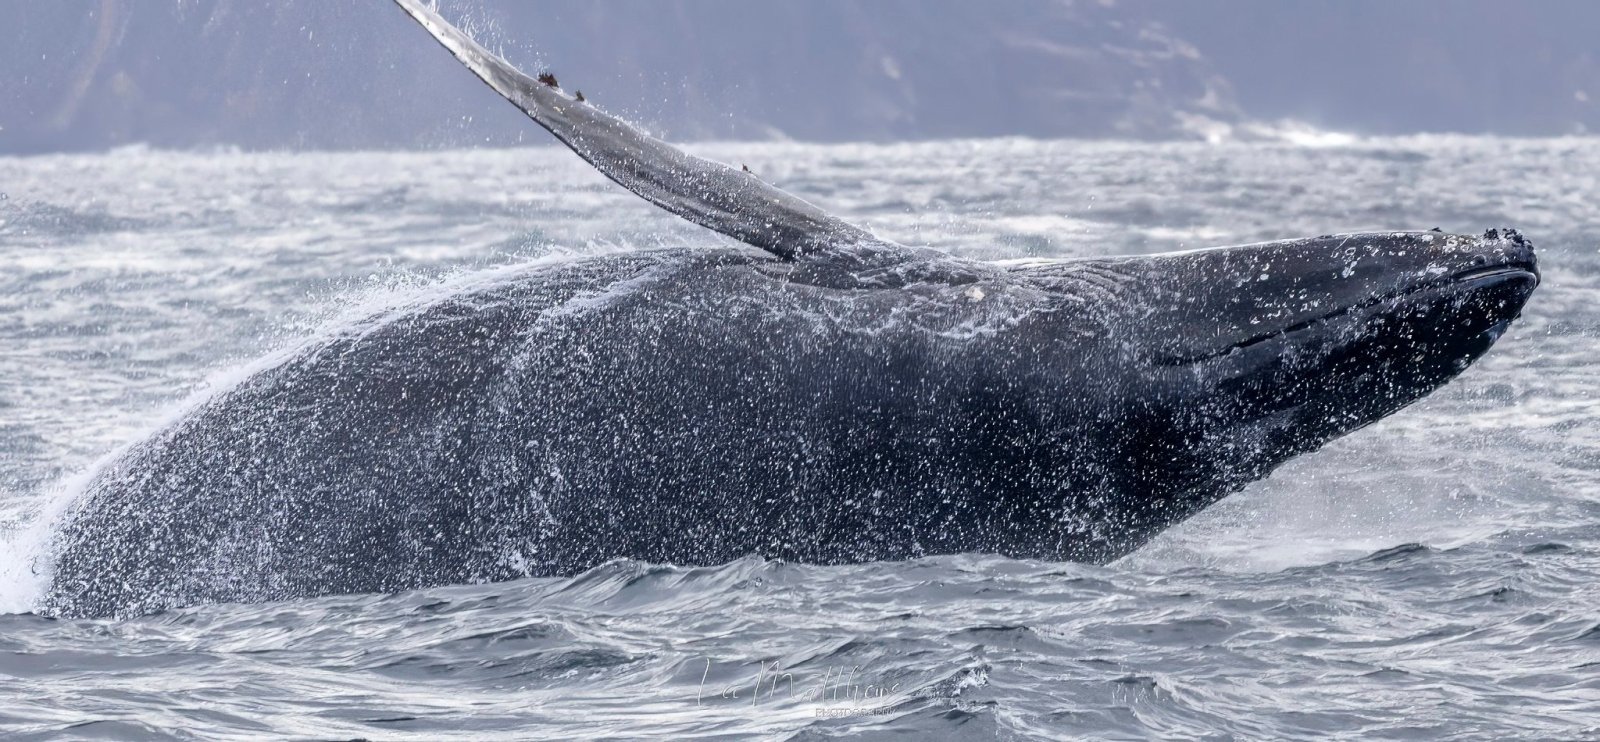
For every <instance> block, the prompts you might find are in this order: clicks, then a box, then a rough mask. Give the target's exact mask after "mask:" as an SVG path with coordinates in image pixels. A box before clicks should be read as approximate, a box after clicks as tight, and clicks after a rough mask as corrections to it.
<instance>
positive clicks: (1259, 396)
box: [41, 0, 1538, 616]
mask: <svg viewBox="0 0 1600 742" xmlns="http://www.w3.org/2000/svg"><path fill="white" fill-rule="evenodd" d="M397 1H398V2H399V4H400V5H401V7H403V8H404V9H405V10H406V11H407V12H408V13H410V15H411V16H412V17H413V18H415V19H416V20H417V21H419V22H420V23H421V24H422V25H423V26H424V27H425V28H426V29H427V30H428V31H429V32H430V33H431V34H432V35H433V36H434V38H436V39H437V40H438V41H439V42H440V43H441V44H443V45H444V46H445V48H447V49H448V50H449V51H450V52H451V53H452V54H454V55H455V56H456V57H457V58H459V59H460V60H461V61H462V62H463V63H465V64H466V66H467V67H468V68H470V69H471V70H472V71H473V72H475V73H477V75H478V76H479V77H480V78H482V79H483V80H484V81H485V82H487V83H488V84H489V85H490V86H492V87H493V88H494V89H495V90H497V91H499V92H500V93H501V94H502V95H503V96H505V97H506V98H507V99H508V100H510V101H511V102H512V103H514V104H515V105H516V106H517V107H518V108H520V109H522V110H523V111H524V112H526V113H527V114H528V115H529V116H531V117H532V118H533V119H534V121H536V122H538V123H539V124H540V125H542V126H544V127H545V128H546V129H548V130H550V131H551V132H552V133H553V134H555V136H556V137H558V138H559V139H560V140H561V141H563V142H565V143H566V144H567V145H568V146H569V147H571V148H572V149H573V150H574V151H576V152H577V153H578V154H579V155H581V156H582V157H583V158H584V159H586V160H588V161H589V162H590V163H592V164H593V165H594V166H595V167H596V168H598V169H599V170H600V171H601V172H603V173H605V174H606V175H607V176H609V177H610V178H611V179H613V180H615V181H616V182H617V183H619V184H621V185H622V186H623V187H625V188H627V189H629V190H631V191H633V192H635V193H637V194H639V195H641V196H643V197H644V198H646V199H648V200H649V201H651V202H653V203H655V204H657V205H659V206H661V207H662V208H664V209H666V210H668V211H671V212H672V213H675V214H678V215H680V216H682V217H684V218H686V219H689V220H691V221H693V222H696V223H698V224H700V225H703V226H705V227H708V228H710V229H712V230H714V231H717V232H720V233H722V234H725V235H730V236H732V237H735V238H737V239H739V240H741V241H743V242H744V243H746V244H748V245H749V246H750V248H728V247H705V248H684V249H658V250H643V251H636V252H626V253H616V254H608V255H601V256H592V257H586V258H580V259H571V260H565V261H556V262H551V261H545V262H539V263H535V264H532V265H529V266H526V267H523V268H521V269H518V270H515V271H512V272H510V273H508V274H496V276H494V277H493V278H490V279H485V280H484V281H482V282H480V283H479V284H478V285H476V286H475V287H473V288H470V289H466V290H463V291H461V292H460V293H457V294H455V295H452V296H448V297H446V298H440V299H437V300H433V301H431V302H429V303H426V304H424V305H421V306H414V307H409V308H405V309H399V310H394V311H391V312H388V313H384V314H380V315H378V316H373V317H370V318H368V319H366V320H364V321H361V322H359V323H356V324H354V325H353V326H350V327H348V328H345V329H343V330H342V331H339V332H336V333H334V334H333V335H332V336H331V337H326V338H322V339H319V340H316V341H314V342H311V343H309V344H308V345H306V346H305V347H303V348H300V349H299V350H297V351H295V352H292V353H288V354H287V355H286V356H285V357H284V358H283V359H282V360H281V361H279V362H277V363H275V364H273V365H271V366H270V367H267V368H265V369H263V370H261V371H259V372H257V373H255V374H254V375H252V376H250V377H249V378H246V379H244V380H243V381H242V382H240V383H238V384H237V385H236V386H234V387H232V388H230V389H226V390H223V391H221V392H219V393H217V394H215V395H214V396H212V397H210V398H209V399H207V400H205V401H203V402H201V403H199V404H198V405H197V406H196V407H195V408H194V409H192V410H191V411H190V412H189V413H187V414H186V415H185V416H183V417H181V418H180V419H178V420H177V421H176V422H174V423H172V424H171V425H169V426H168V427H166V428H165V429H163V430H160V431H159V432H157V433H156V434H154V435H153V436H152V437H150V438H149V439H148V440H144V441H142V442H139V443H137V444H135V445H133V446H132V447H130V448H129V449H128V450H127V451H126V452H125V453H123V454H122V455H120V456H119V457H116V458H114V459H113V460H112V461H110V463H108V464H105V465H104V466H103V467H102V468H101V469H100V470H99V471H98V472H96V473H94V474H93V476H92V478H91V480H90V482H89V484H88V485H87V486H86V488H85V489H84V491H83V493H82V494H81V495H80V496H79V498H78V501H77V503H76V505H75V506H74V507H73V508H72V509H71V510H70V511H69V512H68V513H67V514H65V515H64V516H63V518H62V522H61V523H60V525H59V527H58V529H57V532H56V536H55V540H54V543H53V545H52V548H51V549H50V553H49V559H48V561H49V563H50V564H49V566H50V568H51V569H52V572H53V574H52V581H51V586H50V588H49V589H48V591H47V593H46V595H45V597H44V598H43V599H42V605H41V608H42V609H43V610H45V611H47V612H52V613H55V614H59V615H66V616H85V615H89V616H98V615H131V614H137V613H143V612H150V611H157V610H161V609H165V608H169V607H174V606H182V605H189V604H195V603H205V602H219V601H263V600H274V599H286V598H292V597H301V596H311V595H320V594H330V593H342V592H370V591H395V590H402V589H408V588H416V587H422V586H429V585H438V584H449V583H463V582H474V581H492V580H505V579H511V578H517V577H522V576H530V575H566V574H572V573H576V572H579V571H581V570H584V569H586V568H590V567H593V566H595V565H597V564H599V563H602V562H604V561H606V560H609V559H614V558H619V557H626V558H633V559H639V560H647V561H652V562H669V563H676V564H684V565H703V564H716V563H722V562H725V561H729V560H732V559H736V558H739V557H742V556H746V555H750V554H759V555H764V556H766V557H770V558H780V559H787V560H795V561H804V562H814V563H845V562H860V561H871V560H894V559H905V558H913V557H917V556H920V555H930V554H942V553H960V552H993V553H999V554H1005V555H1010V556H1015V557H1029V558H1041V559H1052V560H1082V561H1091V562H1104V561H1107V560H1111V559H1114V558H1116V557H1119V556H1122V555H1124V554H1127V553H1128V552H1130V551H1131V550H1133V549H1136V548H1138V547H1139V546H1140V545H1141V544H1144V543H1145V542H1146V541H1148V540H1149V539H1150V538H1151V537H1152V536H1154V535H1155V534H1156V533H1159V532H1160V531H1161V530H1163V529H1165V528H1167V527H1169V526H1172V525H1173V524H1175V523H1178V522H1180V521H1182V520H1184V519H1185V518H1188V517H1189V516H1191V515H1193V514H1195V513H1196V512H1198V511H1200V510H1201V509H1203V508H1205V507H1206V506H1208V505H1210V504H1211V503H1213V502H1216V501H1217V500H1218V499H1220V498H1222V497H1224V496H1226V495H1228V494H1229V493H1232V492H1235V491H1237V490H1238V489H1240V488H1241V487H1243V486H1244V485H1245V484H1247V483H1249V482H1251V481H1254V480H1256V479H1259V478H1261V477H1263V476H1265V475H1266V474H1268V473H1269V472H1271V471H1272V470H1273V468H1274V467H1276V466H1277V465H1279V464H1281V463H1282V462H1284V461H1285V460H1287V459H1289V458H1291V457H1293V456H1296V455H1298V454H1301V453H1305V452H1308V451H1311V450H1313V449H1315V448H1317V447H1319V446H1320V445H1322V444H1323V443H1325V442H1326V441H1328V440H1330V439H1332V438H1335V437H1337V436H1340V435H1343V434H1345V433H1348V432H1350V431H1353V430H1355V429H1357V428H1360V427H1362V426H1365V425H1367V424H1369V423H1372V422H1373V421H1375V420H1378V419H1379V418H1382V417H1384V416H1386V415H1388V414H1390V413H1393V412H1395V411H1396V410H1399V409H1400V408H1402V407H1404V406H1406V405H1407V404H1410V403H1411V402H1413V401H1415V400H1417V399H1419V398H1421V397H1422V396H1424V395H1426V394H1428V393H1429V392H1430V391H1432V390H1433V389H1435V388H1437V387H1439V386H1440V385H1441V384H1444V383H1445V382H1446V381H1448V380H1449V379H1451V378H1452V377H1454V376H1455V375H1457V374H1458V373H1460V372H1461V371H1462V370H1463V369H1464V368H1466V367H1467V365H1468V364H1469V363H1471V362H1472V361H1473V360H1474V359H1476V358H1478V357H1479V356H1481V355H1482V354H1483V353H1484V352H1485V351H1487V350H1488V349H1489V347H1490V345H1492V344H1493V343H1494V341H1495V340H1496V339H1497V338H1498V337H1499V336H1500V334H1501V333H1502V332H1503V331H1504V330H1505V328H1506V327H1507V325H1508V324H1509V323H1510V322H1511V321H1512V320H1513V319H1515V318H1516V317H1517V316H1518V314H1519V312H1520V311H1521V309H1522V307H1523V304H1524V303H1525V302H1526V300H1527V299H1528V297H1529V296H1530V294H1531V293H1532V291H1533V290H1534V288H1535V286H1536V285H1537V283H1538V274H1537V269H1536V265H1535V259H1534V253H1533V249H1532V247H1531V246H1530V245H1529V243H1528V242H1527V241H1526V240H1524V239H1523V238H1522V237H1521V236H1520V235H1518V234H1517V233H1516V232H1513V231H1495V230H1491V231H1489V232H1487V233H1486V234H1484V235H1483V236H1481V237H1480V236H1466V235H1457V234H1444V233H1439V232H1393V233H1376V234H1347V235H1339V236H1326V237H1318V238H1313V239H1300V240H1290V241H1285V242H1276V243H1268V244H1257V245H1247V246H1241V247H1230V248H1217V249H1210V250H1199V251H1192V252H1185V253H1174V254H1162V255H1148V256H1137V257H1108V258H1096V259H1079V260H1024V261H1012V262H1000V263H993V262H980V261H971V260H963V259H957V258H954V257H951V256H948V255H945V254H942V253H939V252H936V251H932V250H928V249H921V248H914V247H908V246H903V245H899V244H895V243H893V242H890V241H888V240H884V239H881V238H879V237H876V236H874V235H873V234H872V233H871V232H869V231H867V230H865V229H862V228H860V227H857V226H854V225H851V224H848V223H845V222H844V221H842V220H840V219H838V218H835V217H833V216H830V215H829V214H827V213H825V212H823V211H822V210H820V209H818V208H817V207H815V206H813V205H811V204H809V203H806V202H805V201H802V200H801V199H799V198H797V197H795V196H793V195H790V194H788V193H785V192H783V191H781V190H779V189H777V188H775V187H773V186H772V185H769V184H767V183H765V182H763V181H761V180H760V179H759V178H757V177H755V176H753V175H751V174H750V173H748V172H744V171H742V170H737V169H733V168H729V167H726V166H723V165H719V164H716V163H712V162H707V161H705V160H702V159H699V158H696V157H692V156H689V155H687V154H685V153H683V152H681V151H679V150H677V149H675V148H673V147H671V146H669V145H667V144H665V143H663V142H661V141H658V140H656V139H654V138H651V137H649V136H646V135H645V134H643V133H641V132H640V131H638V130H637V129H635V128H633V127H631V126H629V125H628V124H626V123H624V122H622V121H620V120H618V119H616V118H613V117H611V116H609V115H606V114H605V113H602V112H601V111H600V110H599V109H597V108H596V107H594V106H593V105H591V104H590V103H589V102H587V101H584V100H582V99H581V97H579V96H571V95H568V94H567V93H565V92H564V91H563V90H562V89H561V88H559V87H557V84H556V81H555V79H554V78H553V77H549V76H540V77H539V78H531V77H528V76H526V75H524V74H523V73H521V72H519V71H517V70H516V69H514V68H513V67H511V66H510V65H509V64H507V63H506V62H505V61H504V60H502V59H500V58H498V57H497V56H495V55H493V54H491V53H489V52H488V51H486V50H485V49H483V48H482V47H481V46H479V45H478V44H476V43H474V42H473V41H472V39H470V38H469V37H467V36H466V35H464V34H463V33H461V32H460V31H458V30H457V29H455V28H454V27H452V26H451V25H449V24H448V23H446V22H445V21H444V20H442V19H441V18H440V17H439V16H438V15H437V14H436V13H435V12H434V11H432V10H430V9H428V8H426V7H424V6H423V5H421V4H420V3H419V2H417V1H416V0H397Z"/></svg>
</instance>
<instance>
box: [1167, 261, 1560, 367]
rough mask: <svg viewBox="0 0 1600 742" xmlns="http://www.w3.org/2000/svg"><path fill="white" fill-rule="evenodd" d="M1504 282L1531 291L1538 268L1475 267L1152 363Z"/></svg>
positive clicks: (1191, 360)
mask: <svg viewBox="0 0 1600 742" xmlns="http://www.w3.org/2000/svg"><path fill="white" fill-rule="evenodd" d="M1506 280H1528V281H1531V282H1532V286H1530V287H1529V290H1530V291H1531V290H1532V289H1534V288H1537V287H1538V285H1539V272H1538V269H1536V268H1535V267H1533V265H1531V264H1524V263H1505V264H1501V265H1494V266H1485V267H1475V268H1472V269H1470V270H1465V271H1462V272H1460V273H1456V274H1453V275H1451V276H1449V277H1448V278H1444V279H1440V280H1435V281H1429V282H1426V283H1421V284H1418V285H1416V286H1411V287H1409V288H1405V289H1401V290H1399V291H1391V292H1388V293H1384V294H1378V295H1375V296H1371V297H1368V298H1366V299H1364V300H1362V301H1359V302H1356V303H1355V304H1351V305H1350V306H1347V307H1341V308H1339V309H1335V310H1333V311H1331V312H1328V313H1327V314H1322V315H1318V316H1316V317H1312V318H1310V319H1305V320H1301V321H1299V322H1296V323H1294V324H1292V325H1289V326H1288V327H1284V328H1282V329H1278V330H1273V331H1271V332H1264V333H1261V334H1259V335H1254V336H1252V337H1250V338H1247V339H1245V340H1241V341H1239V342H1237V343H1233V344H1231V345H1228V346H1226V347H1223V348H1219V349H1217V350H1213V351H1207V352H1205V353H1196V354H1192V355H1184V356H1180V355H1176V354H1171V355H1165V356H1162V357H1161V358H1158V359H1156V364H1157V365H1160V366H1192V365H1195V364H1198V363H1205V362H1206V361H1214V360H1217V359H1220V358H1223V357H1226V356H1229V355H1232V354H1233V353H1234V352H1235V351H1239V350H1243V349H1245V348H1249V347H1251V346H1254V345H1260V344H1261V343H1265V342H1268V341H1271V340H1275V339H1278V338H1282V337H1288V336H1291V335H1295V334H1298V333H1301V332H1303V331H1305V330H1309V329H1311V328H1313V327H1317V326H1319V325H1323V324H1325V323H1328V322H1331V321H1334V320H1337V319H1339V318H1340V317H1344V316H1346V315H1350V314H1354V313H1356V312H1360V311H1362V310H1364V309H1369V308H1372V307H1375V306H1378V305H1380V304H1386V303H1390V302H1400V301H1403V300H1405V299H1406V298H1407V297H1411V296H1416V295H1418V294H1425V293H1432V292H1437V291H1445V290H1449V289H1459V288H1467V289H1474V288H1479V287H1481V286H1485V285H1488V284H1491V283H1498V282H1501V281H1506ZM1507 319H1508V320H1509V319H1512V318H1509V317H1508V318H1507Z"/></svg>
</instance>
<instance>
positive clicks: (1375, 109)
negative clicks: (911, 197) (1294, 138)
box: [0, 0, 1600, 154]
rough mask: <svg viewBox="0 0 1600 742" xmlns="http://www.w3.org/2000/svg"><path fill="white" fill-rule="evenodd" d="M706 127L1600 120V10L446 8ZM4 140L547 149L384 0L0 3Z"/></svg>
mask: <svg viewBox="0 0 1600 742" xmlns="http://www.w3.org/2000/svg"><path fill="white" fill-rule="evenodd" d="M442 6H443V7H442V9H443V11H444V13H445V15H446V16H447V17H448V18H450V19H451V20H452V21H454V22H457V23H458V24H462V25H464V26H465V27H468V28H469V29H471V30H472V31H473V32H474V33H475V34H476V35H477V36H478V37H479V38H480V39H481V40H483V41H485V42H486V44H487V45H488V46H490V47H491V48H495V49H498V50H500V51H501V52H502V53H503V54H504V55H506V56H507V57H508V58H510V59H511V60H512V61H513V62H514V63H516V64H518V65H519V66H522V67H523V68H524V69H525V70H527V71H529V72H538V71H545V70H549V71H553V72H554V73H555V74H557V75H558V77H559V78H560V79H561V81H562V84H563V86H564V87H566V88H568V89H581V90H583V91H584V93H585V94H586V95H587V96H588V97H589V99H590V100H591V101H593V102H594V103H595V104H597V105H599V106H601V107H603V108H605V109H607V110H610V111H612V112H614V113H620V114H622V115H624V116H627V117H629V118H631V119H633V120H635V121H637V122H639V123H641V124H643V125H644V126H646V127H647V128H648V129H650V130H651V131H653V132H654V133H656V134H658V135H662V136H665V137H668V138H670V139H674V140H679V141H689V140H773V139H797V140H805V141H885V140H908V139H936V138H949V137H990V136H1028V137H1041V138H1055V137H1071V138H1121V139H1143V140H1162V139H1211V140H1227V139H1248V138H1271V137H1274V136H1278V135H1279V133H1281V132H1282V131H1283V130H1284V129H1285V126H1289V127H1293V126H1298V125H1304V126H1306V127H1312V128H1315V129H1323V130H1332V131H1341V132H1351V133H1356V134H1407V133H1420V132H1463V133H1485V134H1496V135H1507V136H1555V135H1568V134H1582V133H1588V132H1591V131H1595V130H1600V85H1596V84H1595V81H1596V80H1600V55H1597V52H1596V49H1597V48H1600V41H1597V40H1596V36H1595V31H1596V29H1600V3H1594V2H1587V1H1585V0H1570V1H1568V2H1554V1H1552V2H1539V3H1523V2H1508V1H1492V0H1413V1H1411V2H1390V1H1388V0H1347V1H1339V2H1335V1H1332V0H1318V1H1310V2H1294V3H1286V2H1278V1H1277V0H1229V1H1226V2H1203V3H1202V2H1185V1H1183V0H1093V1H1086V0H1008V1H1007V2H997V3H989V2H970V1H967V0H874V1H872V2H859V1H857V0H765V1H763V2H747V1H746V0H530V1H527V2H515V1H513V0H456V1H454V2H451V1H449V0H447V1H446V2H443V3H442ZM0 17H3V18H4V19H5V25H6V27H7V30H6V31H5V32H4V34H3V35H0V38H3V39H4V41H5V43H4V44H0V65H3V67H4V70H5V72H4V74H3V75H0V153H9V154H18V153H37V152H50V151H74V150H95V149H104V148H109V147H116V146H121V145H126V144H134V143H147V144H150V145H153V146H158V147H173V148H196V147H202V148H203V147H216V146H238V147H243V148H249V149H277V148H294V149H350V148H359V149H394V148H438V147H456V146H471V145H496V146H500V145H509V144H517V143H522V142H524V141H526V142H528V143H540V144H543V143H546V138H545V137H544V136H543V134H542V132H539V131H538V130H536V129H535V128H534V127H532V126H531V125H529V124H528V123H527V122H526V121H525V120H524V119H523V118H522V117H521V116H520V115H518V114H516V113H515V112H514V111H513V110H512V109H511V108H510V107H509V106H507V105H506V104H505V103H503V102H502V101H500V100H499V98H498V97H497V96H495V95H494V94H493V93H492V92H490V91H489V90H488V89H487V88H486V87H484V86H483V85H482V84H480V83H478V82H477V81H476V80H475V79H474V78H472V76H471V75H470V73H468V72H467V71H466V70H464V69H463V68H462V67H461V66H460V65H459V64H457V63H456V62H455V60H453V59H452V58H451V57H450V56H449V55H448V54H447V53H445V52H444V51H443V50H442V49H440V48H438V47H437V46H436V45H435V44H434V43H433V41H432V40H431V39H429V38H428V36H427V35H426V34H425V33H424V32H423V31H422V30H421V29H420V28H417V27H416V26H415V24H413V23H412V22H411V21H410V20H409V19H408V18H407V17H405V15H404V14H403V13H402V12H401V11H400V10H399V9H398V8H395V7H393V6H392V4H391V3H389V2H387V0H339V1H336V2H328V1H327V0H280V1H278V2H259V1H258V0H52V1H51V2H34V1H32V0H0Z"/></svg>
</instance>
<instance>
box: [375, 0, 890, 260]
mask: <svg viewBox="0 0 1600 742" xmlns="http://www.w3.org/2000/svg"><path fill="white" fill-rule="evenodd" d="M395 2H396V3H397V4H399V6H400V7H401V8H403V9H404V10H405V11H406V12H407V13H409V14H410V15H411V17H412V18H414V19H416V20H417V22H418V23H420V24H422V27H423V28H426V29H427V30H428V33H430V34H433V38H434V39H436V40H438V42H439V43H440V44H442V45H443V46H444V48H446V49H449V50H450V53H451V54H454V55H455V57H456V59H459V60H461V63H462V64H465V65H466V66H467V68H468V69H470V70H472V71H473V72H474V73H475V74H477V76H478V77H479V78H481V79H482V80H483V81H484V82H486V83H488V84H489V87H492V88H494V89H495V91H496V92H498V93H500V95H502V96H504V97H505V99H506V100H508V101H511V103H512V104H514V105H516V107H518V108H520V109H522V110H523V111H524V112H525V113H527V114H528V116H530V117H532V118H533V120H534V121H536V122H538V124H539V125H540V126H543V127H544V128H546V129H548V130H549V131H550V133H552V134H554V135H556V138H557V139H560V140H561V141H562V142H564V143H566V145H567V146H568V147H571V148H572V151H574V152H577V153H578V155H579V156H581V157H582V158H583V159H585V160H587V161H588V162H589V164H591V165H594V166H595V168H597V169H598V170H599V171H600V172H602V173H604V174H605V175H606V177H608V178H610V179H612V180H614V181H616V182H617V184H619V185H621V186H622V187H623V188H626V189H628V190H630V191H633V192H634V193H637V194H639V195H640V196H643V197H644V198H645V200H647V201H649V202H650V203H653V204H655V205H657V206H660V207H661V208H663V209H666V210H667V211H670V212H672V213H674V214H677V215H678V216H681V217H683V218H685V219H688V220H689V221H691V222H694V223H695V224H699V225H700V226H702V227H706V228H708V229H712V230H715V231H717V232H721V233H722V234H725V235H728V236H730V237H733V238H736V239H738V240H741V241H743V242H746V243H749V244H751V245H754V246H756V247H759V248H761V249H763V250H766V251H768V252H771V253H772V254H774V255H777V256H778V257H781V258H784V259H786V260H794V259H807V258H821V259H828V258H830V257H832V256H835V255H842V256H847V257H848V258H849V259H850V261H851V262H855V263H880V262H883V261H882V258H885V257H888V255H876V256H874V257H875V258H876V259H874V258H869V257H868V256H869V255H871V254H873V253H879V252H882V253H890V254H896V253H900V252H901V251H904V250H907V249H908V248H904V247H901V246H899V245H895V244H894V243H891V242H888V241H886V240H882V239H879V238H877V237H875V236H873V235H872V233H870V232H868V231H866V230H865V229H862V228H860V227H857V226H855V225H853V224H849V223H847V222H845V221H843V220H841V219H839V218H837V217H834V216H832V215H830V214H828V213H826V212H824V211H823V210H821V209H819V208H817V207H816V206H813V205H811V204H810V203H807V202H806V201H805V200H804V199H801V198H800V197H798V196H795V195H794V194H792V193H788V192H785V191H783V190H780V189H778V188H774V187H772V186H771V185H768V184H766V183H763V182H762V181H761V179H759V178H757V177H755V176H754V175H753V174H751V173H749V172H747V171H742V170H738V169H735V168H731V167H728V166H727V165H723V164H721V163H718V162H712V161H710V160H706V159H702V158H699V157H695V156H693V155H690V154H688V153H685V152H683V151H682V150H680V149H678V148H676V147H673V146H672V145H670V144H667V143H666V142H663V141H661V140H659V139H656V138H655V137H652V136H650V135H648V134H645V133H644V132H642V131H640V130H638V129H636V128H634V127H633V126H632V125H630V124H628V123H627V122H626V121H623V120H622V119H619V118H617V117H615V116H610V115H608V114H606V113H603V112H601V111H600V110H599V109H597V108H595V107H593V106H592V105H590V104H589V103H588V102H586V101H585V100H584V99H583V98H581V97H570V96H568V95H566V94H565V93H564V92H562V90H561V88H560V87H559V86H558V85H557V83H556V79H555V77H554V76H552V75H549V74H543V75H540V76H539V77H538V78H532V77H529V76H528V75H526V74H524V73H523V72H521V71H520V70H518V69H516V68H515V67H512V66H511V64H510V63H508V62H506V61H505V60H504V59H501V58H500V57H499V56H497V55H495V54H494V53H492V52H490V51H489V50H487V49H485V48H483V47H482V46H481V45H479V44H478V43H477V42H476V41H473V40H472V38H471V37H469V36H467V35H466V34H465V33H462V32H461V30H460V29H458V28H456V27H455V26H452V25H450V24H449V23H448V22H446V21H445V20H444V19H443V18H441V17H440V16H439V14H438V13H437V12H435V11H434V10H432V9H431V8H429V7H427V6H425V5H424V4H423V3H422V2H421V1H420V0H395ZM864 258H866V260H863V259H864Z"/></svg>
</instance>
